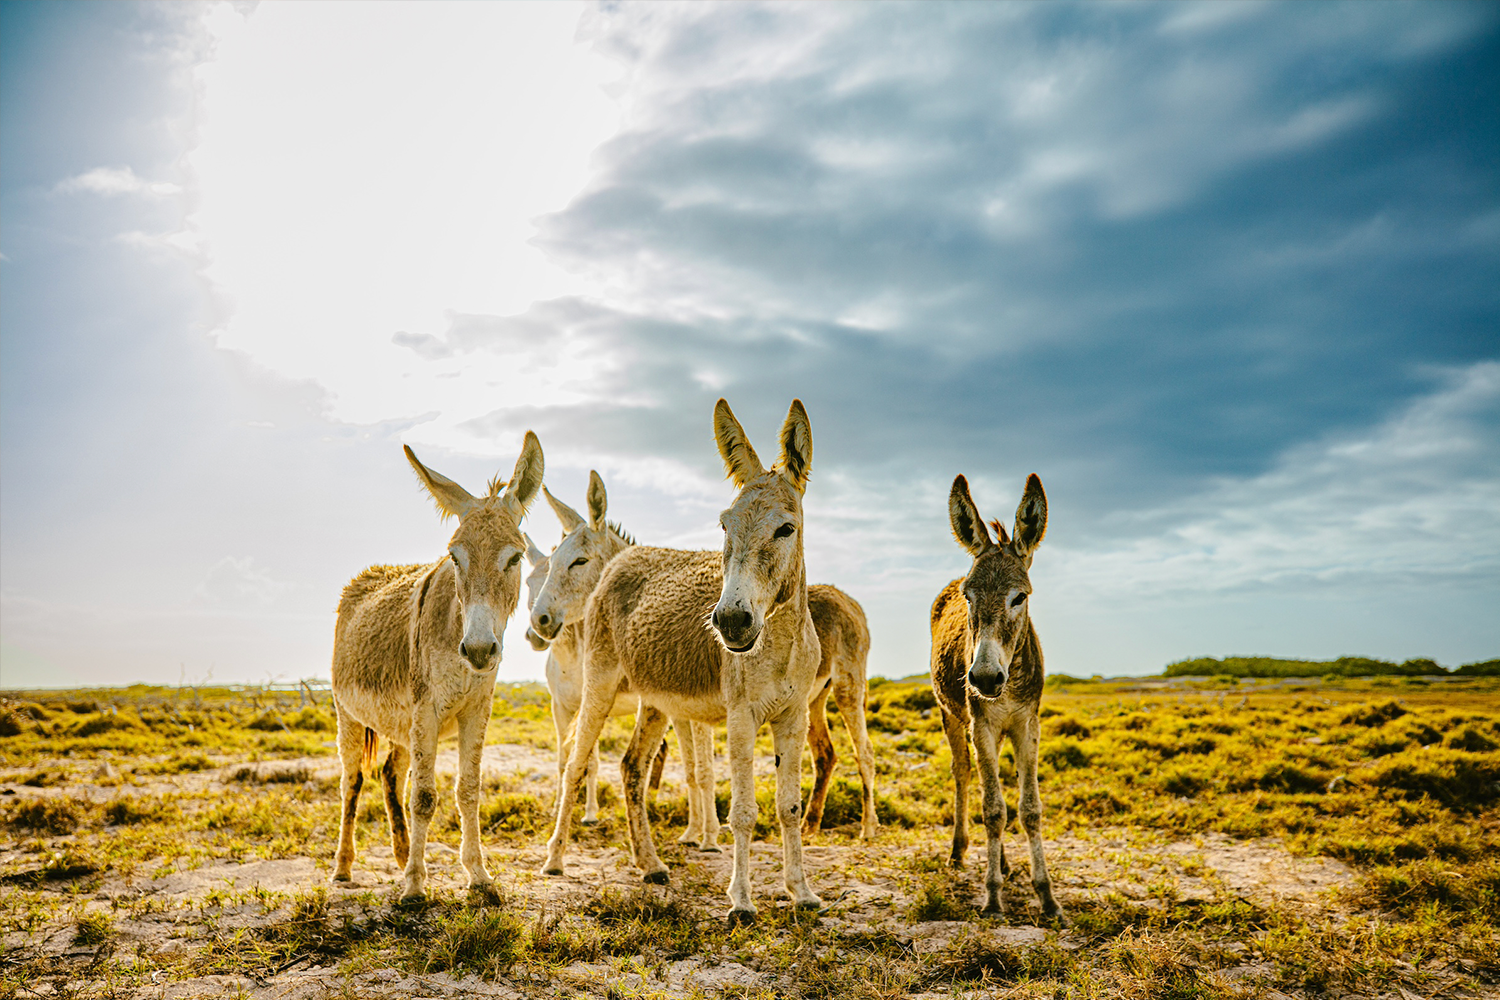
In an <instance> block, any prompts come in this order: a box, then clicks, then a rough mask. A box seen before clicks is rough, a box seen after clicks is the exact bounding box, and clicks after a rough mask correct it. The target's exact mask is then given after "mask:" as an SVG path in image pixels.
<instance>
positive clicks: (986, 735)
mask: <svg viewBox="0 0 1500 1000" xmlns="http://www.w3.org/2000/svg"><path fill="white" fill-rule="evenodd" d="M974 755H975V756H976V757H977V758H979V783H980V785H981V786H982V788H983V790H984V853H985V861H986V864H985V869H984V912H985V913H1004V912H1005V897H1004V895H1003V885H1004V882H1005V874H1006V872H1007V871H1008V868H1007V866H1006V864H1005V822H1006V817H1005V789H1004V788H1003V787H1002V786H1001V784H1000V737H999V734H998V733H997V732H996V731H995V727H994V726H992V725H991V724H990V723H989V720H987V719H985V718H983V717H982V716H981V717H979V718H976V719H975V720H974Z"/></svg>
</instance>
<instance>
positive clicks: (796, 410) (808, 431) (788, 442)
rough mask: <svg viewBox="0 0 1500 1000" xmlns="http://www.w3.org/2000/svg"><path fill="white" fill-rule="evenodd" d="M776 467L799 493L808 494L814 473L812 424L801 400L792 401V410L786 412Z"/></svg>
mask: <svg viewBox="0 0 1500 1000" xmlns="http://www.w3.org/2000/svg"><path fill="white" fill-rule="evenodd" d="M776 466H777V468H779V469H781V472H782V474H783V475H784V476H786V477H787V478H788V479H790V480H791V481H792V485H793V486H795V487H797V492H798V493H803V492H806V490H807V477H808V475H809V474H811V472H812V422H811V421H810V420H808V419H807V409H806V407H804V406H803V405H802V400H800V399H794V400H792V406H791V409H789V410H787V411H786V422H785V423H783V424H782V425H781V457H780V458H778V459H777V460H776Z"/></svg>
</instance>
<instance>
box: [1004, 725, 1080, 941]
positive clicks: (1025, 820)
mask: <svg viewBox="0 0 1500 1000" xmlns="http://www.w3.org/2000/svg"><path fill="white" fill-rule="evenodd" d="M1040 736H1041V723H1040V721H1039V720H1038V719H1037V717H1036V716H1035V715H1033V716H1031V717H1030V718H1028V719H1027V720H1026V721H1025V722H1024V723H1022V725H1021V726H1018V727H1017V728H1016V729H1015V730H1014V731H1013V732H1012V733H1011V744H1012V745H1013V746H1014V747H1015V748H1016V783H1017V784H1018V785H1020V786H1021V802H1020V810H1021V826H1022V828H1023V829H1024V830H1025V831H1026V843H1027V846H1029V847H1030V848H1031V885H1032V888H1034V889H1035V890H1036V895H1037V899H1039V900H1041V903H1042V912H1043V913H1044V914H1046V915H1047V916H1049V917H1053V918H1055V919H1057V920H1060V921H1062V922H1064V923H1066V922H1067V919H1068V918H1067V917H1066V916H1065V915H1064V914H1063V911H1062V907H1060V906H1058V905H1057V900H1056V899H1055V898H1053V895H1052V879H1051V878H1050V877H1049V876H1048V875H1047V859H1046V857H1045V856H1044V855H1043V851H1042V795H1041V791H1040V790H1039V789H1038V788H1037V783H1036V755H1037V743H1038V741H1039V739H1040ZM1017 737H1019V738H1017Z"/></svg>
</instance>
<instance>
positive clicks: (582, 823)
mask: <svg viewBox="0 0 1500 1000" xmlns="http://www.w3.org/2000/svg"><path fill="white" fill-rule="evenodd" d="M578 825H579V826H598V825H599V820H598V818H597V817H595V818H594V819H589V818H588V817H587V816H585V817H584V818H583V819H581V820H579V821H578Z"/></svg>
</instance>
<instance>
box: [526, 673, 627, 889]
mask: <svg viewBox="0 0 1500 1000" xmlns="http://www.w3.org/2000/svg"><path fill="white" fill-rule="evenodd" d="M592 680H595V681H596V682H597V683H591V684H590V685H589V686H588V687H587V688H586V689H585V690H584V693H583V704H582V705H581V706H579V709H578V716H577V718H575V719H574V720H573V749H572V752H571V753H569V754H568V766H567V767H566V768H565V769H564V770H563V776H562V784H561V785H560V786H559V787H558V794H557V822H556V825H555V826H554V827H553V829H552V839H551V840H549V841H547V860H546V861H545V862H544V863H543V865H542V874H543V875H561V874H562V873H563V852H564V851H566V850H567V844H568V837H569V836H570V834H571V833H572V826H573V806H575V805H576V804H577V803H578V779H579V778H581V777H583V771H584V768H585V767H586V766H587V765H588V759H589V756H590V755H591V754H593V753H594V751H595V748H596V747H597V745H598V743H599V734H600V733H601V732H603V730H604V724H605V723H606V722H608V721H609V710H610V709H611V708H613V707H614V703H615V692H616V691H617V690H618V689H619V683H620V674H619V671H618V670H614V671H610V672H609V675H608V676H603V677H597V678H593V679H592Z"/></svg>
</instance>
